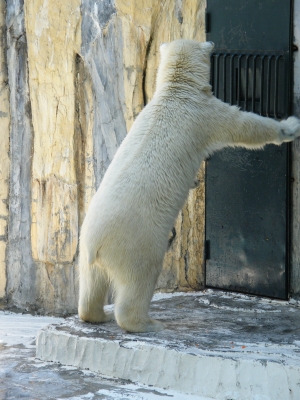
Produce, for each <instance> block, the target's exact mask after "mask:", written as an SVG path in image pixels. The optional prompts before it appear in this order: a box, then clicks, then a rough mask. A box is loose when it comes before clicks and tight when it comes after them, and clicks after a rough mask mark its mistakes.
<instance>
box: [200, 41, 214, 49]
mask: <svg viewBox="0 0 300 400" xmlns="http://www.w3.org/2000/svg"><path fill="white" fill-rule="evenodd" d="M201 47H202V49H204V50H207V51H212V50H213V48H214V47H215V44H214V43H213V42H204V43H202V45H201Z"/></svg>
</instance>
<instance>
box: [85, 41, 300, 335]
mask: <svg viewBox="0 0 300 400" xmlns="http://www.w3.org/2000/svg"><path fill="white" fill-rule="evenodd" d="M212 49H213V43H211V42H205V43H199V42H196V41H190V40H176V41H174V42H171V43H168V44H163V45H162V46H161V48H160V52H161V61H160V65H159V69H158V74H157V85H156V92H155V94H154V97H153V99H152V101H150V103H149V104H148V105H147V106H146V107H145V108H144V109H143V111H142V112H141V113H140V114H139V116H138V117H137V119H136V120H135V122H134V124H133V126H132V128H131V130H130V132H129V133H128V135H127V136H126V138H125V139H124V141H123V142H122V144H121V146H120V147H119V149H118V151H117V153H116V155H115V157H114V159H113V160H112V162H111V164H110V166H109V168H108V169H107V172H106V174H105V176H104V178H103V180H102V183H101V185H100V187H99V189H98V191H97V192H96V194H95V196H94V197H93V199H92V201H91V204H90V206H89V209H88V212H87V215H86V217H85V220H84V222H83V225H82V230H81V238H80V258H79V263H80V267H79V268H80V281H79V283H80V290H79V308H78V311H79V317H80V318H81V319H82V320H84V321H89V322H95V323H96V322H105V321H109V320H111V319H112V318H113V315H111V314H107V313H105V312H104V310H103V305H104V301H105V298H106V294H107V290H108V286H109V284H110V283H112V285H113V287H114V291H115V319H116V321H117V323H118V324H119V326H120V327H121V328H123V329H125V330H126V331H129V332H149V331H159V330H161V329H163V328H164V326H163V324H162V323H161V322H159V321H156V320H153V319H150V317H149V315H148V309H149V305H150V301H151V298H152V296H153V293H154V289H155V285H156V282H157V279H158V276H159V274H160V272H161V269H162V264H163V258H164V254H165V252H166V250H167V245H168V235H169V232H170V230H171V229H172V226H173V223H174V221H175V219H176V217H177V215H178V212H179V211H180V209H181V208H182V206H183V204H184V202H185V200H186V198H187V195H188V192H189V190H190V189H191V188H192V187H195V177H196V174H197V171H198V169H199V166H200V164H201V162H202V161H203V160H204V159H205V158H206V157H208V156H209V155H210V154H212V153H213V152H214V151H216V150H218V149H221V148H223V147H226V146H231V147H235V146H242V147H246V148H250V149H255V148H262V147H263V146H264V145H265V144H266V143H274V144H277V145H279V144H281V143H283V142H289V141H291V140H293V139H295V138H296V137H298V136H299V135H300V121H299V120H298V119H297V118H295V117H290V118H288V119H287V120H285V121H281V122H278V121H275V120H274V119H269V118H264V117H261V116H258V115H256V114H253V113H248V112H242V111H240V110H239V109H238V108H237V107H235V106H230V105H228V104H225V103H223V102H222V101H220V100H218V99H217V98H215V97H214V96H213V95H212V92H211V86H210V84H209V77H210V53H211V51H212Z"/></svg>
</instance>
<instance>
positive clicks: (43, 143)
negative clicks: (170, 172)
mask: <svg viewBox="0 0 300 400" xmlns="http://www.w3.org/2000/svg"><path fill="white" fill-rule="evenodd" d="M204 9H205V0H200V1H194V0H166V1H164V2H158V1H155V0H126V1H124V0H115V1H114V0H104V1H103V0H96V1H95V0H93V1H92V0H68V1H66V2H63V1H58V0H6V2H5V1H2V2H1V5H0V29H1V33H2V35H1V43H0V88H1V91H0V121H1V128H2V129H3V132H4V136H3V137H4V145H3V146H2V147H1V149H0V177H1V180H0V184H1V187H0V196H1V201H0V230H1V231H0V297H1V296H4V297H5V299H6V301H7V302H8V303H9V304H11V305H15V306H18V307H20V308H22V309H36V310H38V311H40V312H44V313H45V312H48V313H56V314H64V313H71V312H75V311H76V308H77V292H78V280H77V276H78V236H79V231H80V225H81V223H82V221H83V218H84V215H85V212H86V210H87V207H88V204H89V202H90V200H91V197H92V195H93V193H94V192H95V190H96V189H97V188H98V186H99V184H100V182H101V180H102V178H103V175H104V173H105V171H106V169H107V167H108V165H109V163H110V162H111V160H112V158H113V156H114V154H115V152H116V150H117V148H118V146H119V145H120V143H121V141H122V140H123V139H124V137H125V135H126V133H127V131H128V130H129V129H130V127H131V125H132V123H133V121H134V119H135V117H136V116H137V115H138V113H139V112H140V111H141V110H142V108H143V107H144V106H145V105H146V104H147V102H148V101H149V100H150V99H151V97H152V96H153V93H154V89H155V76H156V72H157V67H158V63H159V45H160V44H161V43H163V42H166V41H170V40H173V39H176V38H180V37H184V38H190V39H196V40H200V41H202V40H205V33H204ZM7 71H8V73H7ZM7 74H8V76H7ZM7 80H8V83H9V84H8V85H7ZM203 176H204V167H202V168H201V169H200V171H199V177H200V179H201V181H202V184H201V186H200V187H199V188H198V189H196V190H194V191H191V193H190V196H189V198H188V201H187V203H186V205H185V206H184V209H183V210H182V212H181V213H180V215H179V217H178V219H177V221H176V223H175V226H174V229H173V231H172V234H171V236H170V250H169V252H168V253H167V254H166V257H165V263H164V269H163V273H162V274H161V277H160V279H159V282H158V287H157V289H159V290H164V291H173V290H192V289H199V288H201V287H203V283H204V280H203V277H204V270H203V241H204V179H203ZM8 209H9V213H8Z"/></svg>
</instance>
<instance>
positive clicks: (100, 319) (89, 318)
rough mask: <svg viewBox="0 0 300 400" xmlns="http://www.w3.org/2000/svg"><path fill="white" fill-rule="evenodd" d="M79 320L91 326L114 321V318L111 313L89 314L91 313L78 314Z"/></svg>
mask: <svg viewBox="0 0 300 400" xmlns="http://www.w3.org/2000/svg"><path fill="white" fill-rule="evenodd" d="M79 318H80V319H82V320H83V321H85V322H90V323H92V324H98V323H104V322H109V321H114V319H115V316H114V313H113V312H109V313H106V312H101V313H91V312H79Z"/></svg>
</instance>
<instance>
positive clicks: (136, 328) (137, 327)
mask: <svg viewBox="0 0 300 400" xmlns="http://www.w3.org/2000/svg"><path fill="white" fill-rule="evenodd" d="M119 325H120V327H121V328H123V329H124V330H125V331H127V332H132V333H143V332H160V331H162V330H164V329H165V326H164V324H163V323H162V322H160V321H157V320H156V319H149V320H148V321H143V322H140V323H137V322H136V323H127V322H126V321H123V322H122V323H119Z"/></svg>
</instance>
